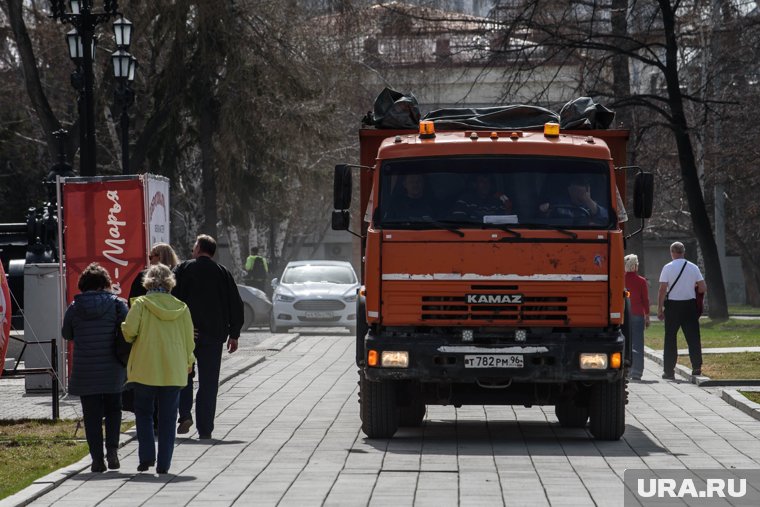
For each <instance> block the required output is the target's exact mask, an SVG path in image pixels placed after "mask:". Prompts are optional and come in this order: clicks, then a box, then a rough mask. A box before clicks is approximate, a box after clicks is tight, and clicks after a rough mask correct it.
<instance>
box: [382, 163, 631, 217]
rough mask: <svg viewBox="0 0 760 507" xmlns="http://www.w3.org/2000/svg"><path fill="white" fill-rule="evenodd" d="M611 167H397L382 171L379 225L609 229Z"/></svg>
mask: <svg viewBox="0 0 760 507" xmlns="http://www.w3.org/2000/svg"><path fill="white" fill-rule="evenodd" d="M610 188H611V185H610V170H609V165H608V162H606V161H602V160H594V159H582V158H560V157H536V156H509V157H507V156H493V157H437V158H424V159H423V158H418V159H399V160H391V161H386V162H384V163H383V165H382V168H381V178H380V192H379V195H380V201H379V206H378V208H377V209H376V210H375V214H374V222H375V224H376V225H377V226H379V227H382V228H403V229H434V228H441V227H442V226H448V227H473V226H476V225H477V226H478V227H493V228H503V227H505V225H509V224H515V225H512V227H515V226H516V224H519V226H520V227H526V228H530V227H534V228H547V227H557V228H565V227H572V228H593V229H607V228H610V227H613V226H614V225H615V223H616V220H617V219H616V217H615V214H614V211H613V210H612V208H611V206H610V202H611V201H610Z"/></svg>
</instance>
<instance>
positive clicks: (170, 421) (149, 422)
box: [135, 383, 181, 471]
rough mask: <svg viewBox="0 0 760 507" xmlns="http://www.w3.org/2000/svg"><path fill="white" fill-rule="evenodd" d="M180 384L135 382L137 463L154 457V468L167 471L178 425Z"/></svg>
mask: <svg viewBox="0 0 760 507" xmlns="http://www.w3.org/2000/svg"><path fill="white" fill-rule="evenodd" d="M180 389H181V388H180V387H179V386H146V385H145V384H137V383H136V384H135V421H136V422H137V442H138V444H139V446H138V451H137V454H138V456H139V458H140V463H151V462H153V461H156V469H157V470H163V471H168V470H169V466H170V465H171V463H172V454H173V453H174V437H176V435H177V428H176V426H175V425H174V424H175V421H176V420H177V407H178V406H179V391H180ZM156 400H158V460H156V444H155V440H154V439H155V437H154V434H153V410H154V407H155V401H156Z"/></svg>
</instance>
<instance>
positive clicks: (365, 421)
mask: <svg viewBox="0 0 760 507" xmlns="http://www.w3.org/2000/svg"><path fill="white" fill-rule="evenodd" d="M359 375H360V377H359V404H360V410H361V420H362V431H363V432H364V434H365V435H367V436H368V437H369V438H390V437H392V436H393V434H394V433H396V430H397V429H398V407H397V406H396V389H395V387H396V386H394V385H393V383H392V382H389V381H385V382H370V381H369V380H367V378H366V377H365V376H364V374H363V373H360V374H359Z"/></svg>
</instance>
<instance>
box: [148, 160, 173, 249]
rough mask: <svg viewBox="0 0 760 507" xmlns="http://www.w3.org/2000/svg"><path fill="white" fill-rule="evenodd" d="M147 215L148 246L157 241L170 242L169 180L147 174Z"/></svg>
mask: <svg viewBox="0 0 760 507" xmlns="http://www.w3.org/2000/svg"><path fill="white" fill-rule="evenodd" d="M145 178H146V190H147V193H146V196H145V197H146V199H145V205H146V208H145V217H146V224H147V229H148V248H151V247H152V246H153V245H155V244H156V243H167V244H168V243H169V180H168V179H167V178H164V177H163V176H156V175H155V174H146V175H145Z"/></svg>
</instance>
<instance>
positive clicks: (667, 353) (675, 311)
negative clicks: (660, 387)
mask: <svg viewBox="0 0 760 507" xmlns="http://www.w3.org/2000/svg"><path fill="white" fill-rule="evenodd" d="M679 328H680V329H683V334H684V336H685V337H686V343H687V344H688V346H689V359H690V360H691V367H692V369H697V368H702V338H701V336H700V334H699V317H698V316H697V300H696V299H687V300H685V301H674V300H672V299H669V300H666V301H665V344H664V350H663V353H662V359H663V362H664V363H665V364H664V365H663V370H664V372H665V373H666V374H668V375H671V374H672V373H673V372H674V371H675V368H676V361H677V360H678V343H677V341H676V336H677V335H678V329H679Z"/></svg>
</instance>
